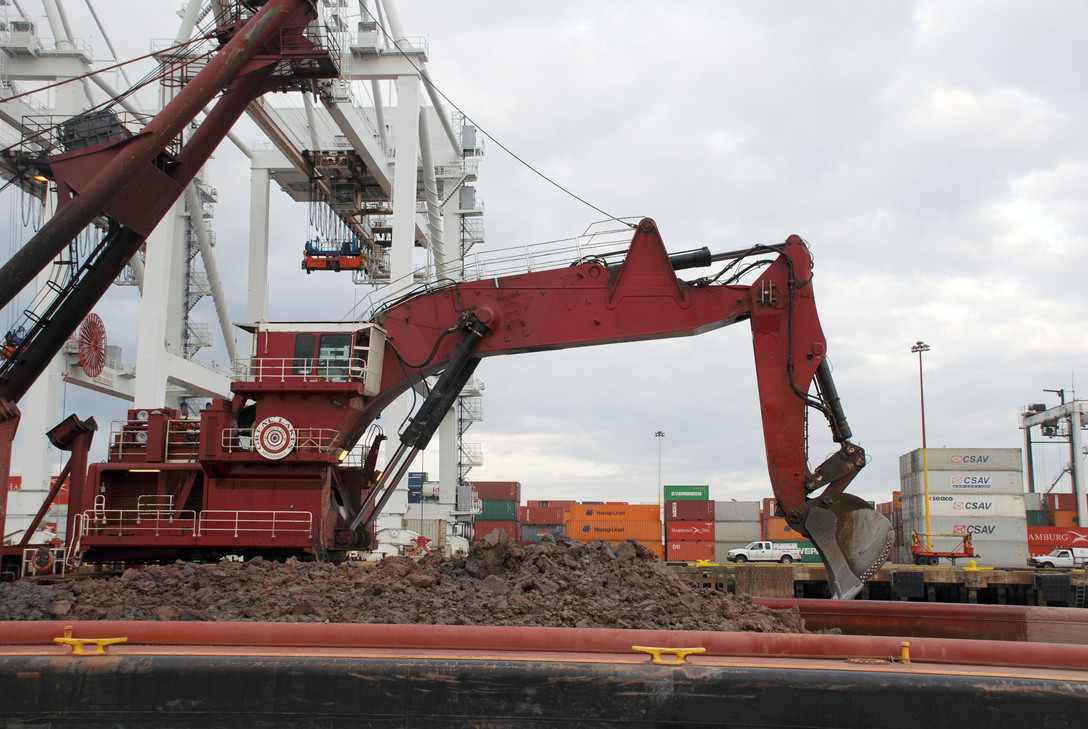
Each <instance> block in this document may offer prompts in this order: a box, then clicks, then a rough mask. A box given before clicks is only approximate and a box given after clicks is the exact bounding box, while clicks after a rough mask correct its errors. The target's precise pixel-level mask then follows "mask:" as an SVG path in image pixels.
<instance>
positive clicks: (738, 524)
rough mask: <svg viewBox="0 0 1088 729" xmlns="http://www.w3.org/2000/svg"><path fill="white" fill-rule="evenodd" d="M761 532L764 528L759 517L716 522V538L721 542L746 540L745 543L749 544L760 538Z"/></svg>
mask: <svg viewBox="0 0 1088 729" xmlns="http://www.w3.org/2000/svg"><path fill="white" fill-rule="evenodd" d="M761 534H762V528H761V526H760V523H759V520H758V519H757V520H755V521H716V522H714V539H716V540H717V541H719V542H744V544H747V543H748V542H754V541H756V540H757V539H759V538H760V537H761ZM741 546H744V545H743V544H742V545H741Z"/></svg>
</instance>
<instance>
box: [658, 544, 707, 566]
mask: <svg viewBox="0 0 1088 729" xmlns="http://www.w3.org/2000/svg"><path fill="white" fill-rule="evenodd" d="M665 554H666V555H668V561H669V562H694V561H696V560H699V559H709V560H713V559H714V542H669V543H668V545H667V547H666V548H665Z"/></svg>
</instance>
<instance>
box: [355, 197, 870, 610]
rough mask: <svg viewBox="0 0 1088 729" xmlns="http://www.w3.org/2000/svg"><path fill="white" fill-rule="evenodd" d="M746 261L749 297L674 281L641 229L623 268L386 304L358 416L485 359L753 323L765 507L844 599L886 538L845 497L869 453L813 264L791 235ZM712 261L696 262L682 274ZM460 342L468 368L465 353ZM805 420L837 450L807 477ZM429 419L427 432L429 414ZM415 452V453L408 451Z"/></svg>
mask: <svg viewBox="0 0 1088 729" xmlns="http://www.w3.org/2000/svg"><path fill="white" fill-rule="evenodd" d="M747 253H749V254H752V255H755V254H764V255H766V254H771V255H774V256H775V258H774V259H773V260H772V261H771V263H770V265H769V266H768V267H767V268H766V270H765V271H763V273H762V274H761V275H760V276H759V277H758V278H757V279H756V280H755V281H754V282H753V283H752V284H751V285H741V284H736V283H717V282H716V281H710V280H706V279H703V280H700V281H696V282H694V283H688V282H684V281H681V280H680V279H679V278H678V277H677V275H676V270H675V269H676V267H679V265H684V263H686V262H687V261H688V258H687V257H686V256H681V257H678V258H676V260H673V259H671V258H670V256H669V254H668V253H667V251H666V249H665V246H664V244H663V243H662V240H661V237H660V235H659V233H658V230H657V226H656V225H655V224H654V222H653V221H652V220H650V219H644V220H643V221H642V222H641V223H640V224H639V225H638V227H637V229H636V231H635V234H634V237H633V240H632V242H631V246H630V249H629V250H628V252H627V254H626V256H625V257H624V259H623V262H622V265H618V266H617V265H609V264H608V263H607V262H605V261H589V262H584V263H579V264H576V265H572V266H570V267H569V268H563V269H555V270H550V271H540V272H531V273H526V274H522V275H517V276H507V277H502V278H494V279H486V280H480V281H473V282H466V283H457V284H454V285H450V286H447V287H445V288H442V289H439V290H436V291H432V292H428V293H424V294H420V295H417V296H413V297H411V298H408V299H407V300H404V301H401V302H398V303H395V304H394V305H392V306H390V307H388V308H387V309H385V310H384V311H381V312H380V313H379V314H378V315H377V316H376V317H375V322H376V323H377V324H379V325H380V326H381V327H382V328H383V329H384V330H385V332H386V347H387V348H388V349H391V350H392V352H393V354H394V355H395V356H386V357H385V359H384V369H383V373H382V385H381V391H380V393H379V394H378V395H377V397H376V398H375V399H374V400H372V401H371V402H370V403H369V404H368V409H370V408H373V407H377V408H380V407H383V406H384V405H385V404H387V403H388V402H389V401H391V400H392V399H393V398H394V397H396V396H397V395H399V394H400V393H402V392H404V391H405V390H406V389H407V388H408V387H410V386H411V385H413V384H414V383H416V382H418V381H420V380H421V379H423V378H424V377H426V376H428V375H432V374H435V373H437V372H439V371H442V370H446V372H444V375H443V376H444V377H445V376H446V375H448V374H450V373H449V371H448V369H447V367H448V365H449V363H450V361H451V359H459V360H460V361H462V362H463V363H464V365H463V366H466V367H467V366H468V363H470V362H471V363H472V364H471V366H472V367H474V366H475V362H476V361H478V360H479V359H480V358H484V357H489V356H494V355H500V354H514V353H521V352H533V351H542V350H549V349H559V348H565V347H576V346H586V345H594V344H607V343H612V342H625V341H636V340H648V339H656V338H664V337H675V336H682V335H693V334H700V333H703V332H706V331H710V330H712V329H716V328H718V327H723V326H726V325H729V324H733V323H735V322H738V321H742V320H744V319H749V320H750V321H751V326H752V341H753V348H754V352H755V364H756V376H757V382H758V386H759V399H760V408H761V413H762V420H763V432H764V439H765V443H766V449H767V465H768V470H769V473H770V479H771V485H772V488H773V490H774V493H775V497H776V499H777V501H778V504H779V507H780V509H781V510H782V513H783V514H784V515H785V516H786V519H787V521H788V523H789V524H790V525H791V526H792V527H793V528H794V529H796V530H797V531H798V532H800V533H801V534H804V535H806V536H807V537H809V538H810V539H811V540H812V542H813V544H814V545H815V546H816V548H817V550H818V551H819V553H820V555H821V557H822V558H823V560H824V563H825V564H826V565H827V568H828V575H829V582H830V583H831V588H832V593H833V594H834V595H835V596H836V597H850V596H853V595H854V594H856V593H857V592H858V591H860V589H861V586H862V584H863V583H864V580H865V579H867V578H868V577H869V576H870V575H871V574H872V573H873V572H874V571H875V570H876V569H878V568H879V567H880V565H881V564H883V562H884V561H885V559H886V558H887V556H888V553H889V551H890V547H891V527H890V524H889V523H888V521H887V519H885V518H884V517H883V516H881V515H880V514H878V513H877V512H876V511H875V510H873V509H872V508H870V507H869V506H868V505H867V504H866V503H865V502H864V501H862V500H861V499H858V498H857V497H854V496H851V495H848V494H845V493H843V489H845V487H846V485H847V484H848V483H849V482H850V480H851V479H852V478H853V477H854V476H855V475H856V474H857V472H858V471H859V470H860V469H861V468H862V467H863V466H864V465H865V454H864V451H863V450H862V449H861V448H860V447H859V446H857V445H856V444H853V443H851V442H850V440H849V437H850V429H849V425H848V424H847V422H846V416H845V414H844V412H843V409H842V406H841V404H840V402H839V399H838V394H837V392H836V390H835V387H834V383H833V381H832V379H831V373H830V368H829V367H828V365H827V361H826V352H827V345H826V340H825V338H824V335H823V331H822V330H821V328H820V322H819V318H818V316H817V313H816V306H815V302H814V298H813V294H812V258H811V255H810V254H809V251H808V247H807V246H806V245H805V243H804V241H802V240H801V239H800V238H799V237H797V236H791V237H790V238H789V239H787V240H786V241H785V243H783V244H782V245H780V246H773V247H766V246H761V247H757V248H755V249H752V250H751V251H748V252H747ZM729 256H730V257H732V258H734V260H735V261H739V260H741V259H742V258H744V256H743V255H742V254H729ZM712 260H714V257H709V258H706V257H699V256H696V257H695V258H694V260H693V261H692V265H704V264H705V263H708V262H710V261H712ZM741 270H743V269H741ZM466 318H470V319H471V320H473V322H474V326H473V327H472V328H471V332H472V333H471V334H468V333H466V334H464V335H462V334H460V333H459V332H461V331H465V332H469V331H470V329H469V328H468V327H466V326H465V324H464V322H465V320H466ZM469 336H471V337H472V341H471V343H470V346H471V356H467V352H466V349H465V347H464V346H463V345H464V344H465V342H466V337H469ZM436 338H438V340H437V342H436ZM457 353H459V354H457ZM408 363H420V366H418V367H411V366H409V364H408ZM814 383H815V388H814V389H815V392H814V393H810V388H813V385H814ZM426 407H427V406H426V403H425V405H424V408H426ZM424 408H421V411H422V410H423V409H424ZM808 408H814V409H816V410H819V411H820V412H821V413H822V414H823V415H824V416H825V417H826V418H827V420H828V423H829V427H830V428H831V431H832V436H833V438H834V439H835V440H836V441H837V442H839V445H840V450H839V451H838V452H837V453H836V454H834V455H833V456H832V457H831V458H829V459H828V460H827V461H826V462H825V463H823V464H820V465H819V466H817V467H816V469H815V470H810V469H809V466H808V454H807V448H806V433H805V423H806V411H807V409H808ZM442 412H443V413H444V410H443V411H442ZM428 417H429V419H432V420H433V414H429V416H428ZM439 417H440V416H439ZM367 422H369V419H364V420H363V421H361V422H360V425H361V426H363V425H365V424H366V423H367ZM410 429H411V428H410ZM432 432H433V431H432ZM425 444H426V443H425V441H418V440H417V441H415V442H414V443H413V447H415V448H417V449H418V448H419V447H422V446H425ZM387 472H388V471H387ZM385 485H386V486H387V487H388V486H389V485H390V484H385Z"/></svg>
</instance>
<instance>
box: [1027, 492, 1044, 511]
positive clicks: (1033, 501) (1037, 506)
mask: <svg viewBox="0 0 1088 729" xmlns="http://www.w3.org/2000/svg"><path fill="white" fill-rule="evenodd" d="M1024 508H1025V509H1027V510H1028V511H1045V510H1046V507H1045V506H1043V495H1042V494H1039V493H1029V494H1024Z"/></svg>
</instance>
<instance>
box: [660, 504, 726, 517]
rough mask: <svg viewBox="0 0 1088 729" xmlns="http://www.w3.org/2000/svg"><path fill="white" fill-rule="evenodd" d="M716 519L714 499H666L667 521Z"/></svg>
mask: <svg viewBox="0 0 1088 729" xmlns="http://www.w3.org/2000/svg"><path fill="white" fill-rule="evenodd" d="M673 520H676V521H714V502H713V501H666V502H665V521H673Z"/></svg>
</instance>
